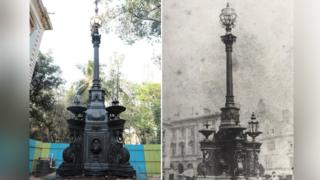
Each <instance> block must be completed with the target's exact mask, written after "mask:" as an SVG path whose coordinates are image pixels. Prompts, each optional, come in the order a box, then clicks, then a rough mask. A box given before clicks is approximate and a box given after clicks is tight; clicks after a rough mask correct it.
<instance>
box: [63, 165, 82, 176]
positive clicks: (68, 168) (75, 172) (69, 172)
mask: <svg viewBox="0 0 320 180" xmlns="http://www.w3.org/2000/svg"><path fill="white" fill-rule="evenodd" d="M82 170H83V169H82V166H81V165H79V164H71V163H70V164H69V163H62V164H61V165H60V167H59V168H58V169H57V175H59V176H61V177H69V176H79V175H81V174H82Z"/></svg>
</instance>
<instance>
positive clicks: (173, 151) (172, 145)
mask: <svg viewBox="0 0 320 180" xmlns="http://www.w3.org/2000/svg"><path fill="white" fill-rule="evenodd" d="M170 148H171V156H172V157H173V156H175V155H176V143H171V144H170Z"/></svg>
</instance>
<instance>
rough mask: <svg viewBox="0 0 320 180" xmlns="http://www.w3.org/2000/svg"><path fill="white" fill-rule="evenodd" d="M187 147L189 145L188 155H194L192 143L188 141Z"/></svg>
mask: <svg viewBox="0 0 320 180" xmlns="http://www.w3.org/2000/svg"><path fill="white" fill-rule="evenodd" d="M188 145H189V149H190V154H192V155H193V154H195V152H194V151H195V149H194V141H189V143H188Z"/></svg>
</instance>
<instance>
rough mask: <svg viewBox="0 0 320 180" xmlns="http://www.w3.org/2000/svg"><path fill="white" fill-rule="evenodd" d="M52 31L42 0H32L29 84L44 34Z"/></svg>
mask: <svg viewBox="0 0 320 180" xmlns="http://www.w3.org/2000/svg"><path fill="white" fill-rule="evenodd" d="M46 30H52V24H51V21H50V18H49V15H48V12H47V10H46V8H45V7H44V5H43V3H42V1H41V0H30V64H29V82H30V81H31V79H32V74H33V71H34V67H35V64H36V61H37V58H38V54H39V47H40V43H41V39H42V35H43V32H44V31H46Z"/></svg>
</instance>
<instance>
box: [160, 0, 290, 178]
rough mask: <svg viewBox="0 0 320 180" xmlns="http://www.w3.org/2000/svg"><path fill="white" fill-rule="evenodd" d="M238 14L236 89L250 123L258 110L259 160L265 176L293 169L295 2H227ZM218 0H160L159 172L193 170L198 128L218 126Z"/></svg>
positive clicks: (222, 89) (221, 63) (222, 74)
mask: <svg viewBox="0 0 320 180" xmlns="http://www.w3.org/2000/svg"><path fill="white" fill-rule="evenodd" d="M228 2H229V3H230V6H231V7H232V8H234V9H235V10H236V13H237V14H238V18H237V21H236V26H235V28H233V30H232V33H233V34H234V35H235V36H237V41H236V42H235V43H234V45H233V89H234V96H235V102H236V103H237V105H238V107H240V122H241V125H243V126H244V127H247V122H248V121H249V120H250V116H251V113H252V112H255V114H256V117H257V119H258V121H259V123H260V130H261V131H262V132H263V134H262V135H260V136H259V137H258V139H257V140H258V141H260V142H262V146H261V152H260V155H259V156H260V157H259V161H260V163H261V164H262V165H263V167H264V168H265V174H271V173H272V172H273V171H275V172H276V173H277V175H279V176H288V175H292V174H293V134H294V132H293V121H294V117H293V1H291V0H282V1H279V0H259V1H256V0H242V1H235V0H231V1H228ZM226 3H227V2H226V1H223V0H202V1H201V3H199V1H194V0H184V1H178V0H163V26H162V28H163V29H162V31H163V65H162V71H163V72H162V74H163V79H162V81H163V83H162V91H163V92H162V94H163V100H162V111H163V112H162V119H163V173H164V175H163V177H164V179H169V174H170V172H173V171H174V172H176V173H177V174H179V173H183V171H185V170H186V169H189V168H190V167H192V168H193V169H194V171H195V173H197V172H196V169H197V165H198V164H199V163H200V162H201V160H202V159H201V158H202V154H201V151H200V144H199V141H200V140H202V139H203V138H204V137H203V136H202V135H201V134H200V133H199V132H198V130H200V129H202V128H203V125H204V123H206V122H209V124H211V127H213V128H215V129H217V128H218V126H219V120H220V114H219V113H220V108H221V107H223V106H224V103H225V95H226V55H225V45H224V44H223V43H222V42H221V39H220V36H222V35H224V34H225V29H224V28H223V27H222V26H221V24H220V22H219V20H220V19H219V15H220V13H221V9H222V8H224V7H225V6H226Z"/></svg>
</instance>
